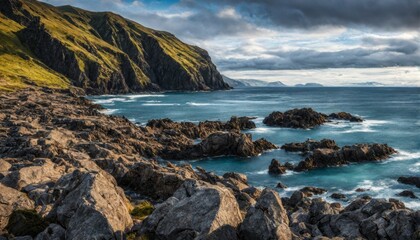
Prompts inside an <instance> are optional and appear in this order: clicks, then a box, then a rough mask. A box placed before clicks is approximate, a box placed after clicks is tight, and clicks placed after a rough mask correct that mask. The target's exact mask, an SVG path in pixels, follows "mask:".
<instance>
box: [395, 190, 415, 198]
mask: <svg viewBox="0 0 420 240" xmlns="http://www.w3.org/2000/svg"><path fill="white" fill-rule="evenodd" d="M397 195H398V196H401V197H409V198H417V196H416V195H415V194H414V192H413V191H410V190H404V191H402V192H400V193H398V194H397Z"/></svg>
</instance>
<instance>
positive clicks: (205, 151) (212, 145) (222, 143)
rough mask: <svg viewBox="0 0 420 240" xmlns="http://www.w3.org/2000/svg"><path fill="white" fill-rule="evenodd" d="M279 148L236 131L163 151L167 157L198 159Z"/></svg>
mask: <svg viewBox="0 0 420 240" xmlns="http://www.w3.org/2000/svg"><path fill="white" fill-rule="evenodd" d="M275 148H277V147H276V146H275V145H274V144H272V143H270V142H268V141H266V140H264V139H259V140H257V141H255V142H252V138H251V135H250V134H243V133H236V132H227V133H225V132H216V133H212V134H210V135H209V136H208V137H207V138H206V139H204V140H203V141H202V142H200V143H199V144H196V145H192V146H187V147H186V148H185V149H183V150H176V151H169V152H163V153H162V157H164V158H166V159H198V158H204V157H212V156H229V155H232V156H239V157H249V156H257V155H258V154H260V153H262V152H263V151H265V150H269V149H275Z"/></svg>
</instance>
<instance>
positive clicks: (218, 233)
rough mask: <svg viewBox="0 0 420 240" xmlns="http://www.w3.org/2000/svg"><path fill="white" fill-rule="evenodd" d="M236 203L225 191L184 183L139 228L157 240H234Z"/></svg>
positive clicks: (237, 220)
mask: <svg viewBox="0 0 420 240" xmlns="http://www.w3.org/2000/svg"><path fill="white" fill-rule="evenodd" d="M241 222H242V216H241V214H240V211H239V206H238V203H237V201H236V199H235V197H234V196H233V194H232V193H231V192H230V191H229V190H228V189H226V188H222V187H218V186H215V185H209V184H206V183H203V182H197V181H187V182H185V183H184V184H183V185H182V186H181V188H179V189H178V190H177V191H176V192H175V193H174V196H173V197H171V198H169V199H168V200H166V201H165V202H163V203H162V204H160V205H158V206H157V208H156V210H155V211H154V212H153V213H152V215H150V216H149V217H148V218H147V219H146V220H145V221H144V222H143V223H142V226H141V227H140V229H139V234H138V235H140V236H142V235H144V234H149V235H154V236H155V237H156V238H158V239H237V238H236V228H237V227H238V225H239V224H240V223H241Z"/></svg>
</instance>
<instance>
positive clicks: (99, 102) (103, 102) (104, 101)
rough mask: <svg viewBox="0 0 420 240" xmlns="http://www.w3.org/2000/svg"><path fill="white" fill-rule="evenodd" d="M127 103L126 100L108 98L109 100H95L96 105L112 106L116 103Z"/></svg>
mask: <svg viewBox="0 0 420 240" xmlns="http://www.w3.org/2000/svg"><path fill="white" fill-rule="evenodd" d="M125 101H127V99H125V98H108V99H96V100H93V102H94V103H96V104H111V103H114V102H125Z"/></svg>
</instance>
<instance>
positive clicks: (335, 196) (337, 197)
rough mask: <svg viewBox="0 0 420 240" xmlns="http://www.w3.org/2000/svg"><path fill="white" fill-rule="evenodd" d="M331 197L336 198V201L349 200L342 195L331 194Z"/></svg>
mask: <svg viewBox="0 0 420 240" xmlns="http://www.w3.org/2000/svg"><path fill="white" fill-rule="evenodd" d="M330 197H331V198H334V199H340V200H342V199H346V198H347V197H346V195H344V194H342V193H333V194H331V196H330Z"/></svg>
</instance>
